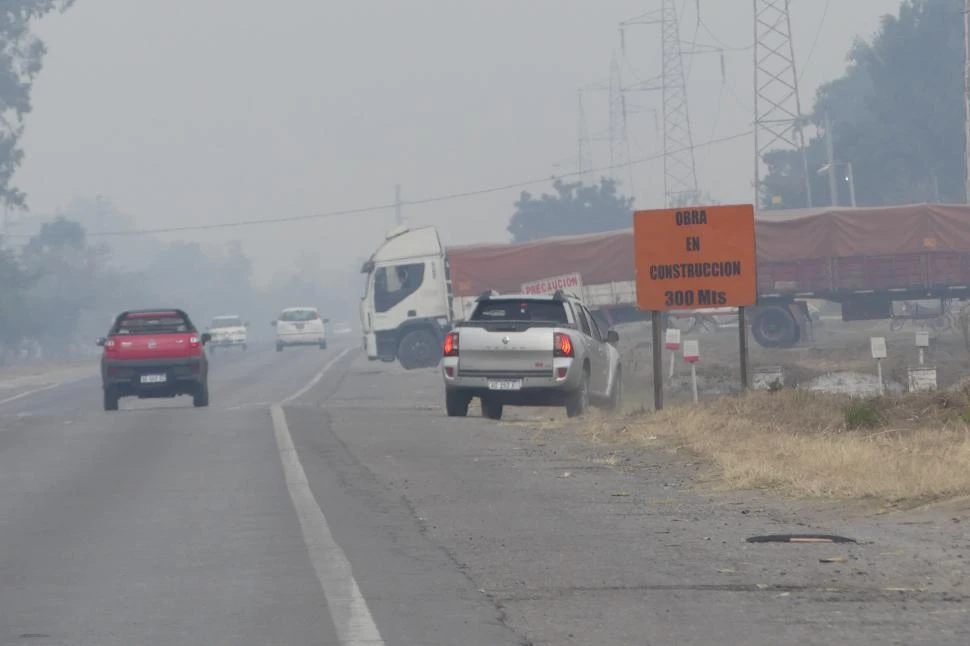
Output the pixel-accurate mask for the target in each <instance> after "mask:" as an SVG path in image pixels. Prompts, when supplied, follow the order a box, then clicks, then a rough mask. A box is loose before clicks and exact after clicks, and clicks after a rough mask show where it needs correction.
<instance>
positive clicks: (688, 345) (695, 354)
mask: <svg viewBox="0 0 970 646" xmlns="http://www.w3.org/2000/svg"><path fill="white" fill-rule="evenodd" d="M700 360H701V349H700V343H699V342H698V341H694V340H691V341H684V363H689V364H690V387H691V393H692V394H693V395H694V403H695V404H696V403H697V401H698V397H697V364H698V362H699V361H700Z"/></svg>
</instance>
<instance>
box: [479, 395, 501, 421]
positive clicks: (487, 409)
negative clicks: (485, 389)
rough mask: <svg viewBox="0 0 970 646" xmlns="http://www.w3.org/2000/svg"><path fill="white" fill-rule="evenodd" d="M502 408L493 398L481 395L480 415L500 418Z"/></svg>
mask: <svg viewBox="0 0 970 646" xmlns="http://www.w3.org/2000/svg"><path fill="white" fill-rule="evenodd" d="M502 408H503V406H502V404H501V403H499V402H497V401H495V400H494V399H489V398H488V397H482V417H485V418H487V419H494V420H500V419H502Z"/></svg>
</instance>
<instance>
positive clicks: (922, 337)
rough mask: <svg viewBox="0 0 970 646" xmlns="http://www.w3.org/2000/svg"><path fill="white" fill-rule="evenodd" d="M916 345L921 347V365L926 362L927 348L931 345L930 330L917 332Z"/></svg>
mask: <svg viewBox="0 0 970 646" xmlns="http://www.w3.org/2000/svg"><path fill="white" fill-rule="evenodd" d="M916 347H917V348H919V365H921V366H922V365H923V364H924V362H925V350H926V348H928V347H930V333H929V332H917V333H916Z"/></svg>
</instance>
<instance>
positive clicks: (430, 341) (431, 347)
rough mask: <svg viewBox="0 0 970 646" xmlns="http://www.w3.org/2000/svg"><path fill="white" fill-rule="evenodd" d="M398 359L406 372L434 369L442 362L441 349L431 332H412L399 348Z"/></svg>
mask: <svg viewBox="0 0 970 646" xmlns="http://www.w3.org/2000/svg"><path fill="white" fill-rule="evenodd" d="M397 358H398V361H400V362H401V367H403V368H404V369H405V370H416V369H418V368H433V367H435V366H436V365H438V362H439V361H441V347H440V346H439V344H438V339H437V338H436V337H435V335H434V334H432V333H431V332H430V331H428V330H412V331H411V332H408V333H407V334H405V335H404V338H403V339H401V343H400V344H399V345H398V346H397Z"/></svg>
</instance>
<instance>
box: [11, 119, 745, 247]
mask: <svg viewBox="0 0 970 646" xmlns="http://www.w3.org/2000/svg"><path fill="white" fill-rule="evenodd" d="M751 134H752V131H751V130H746V131H744V132H738V133H735V134H733V135H727V136H724V137H718V138H717V139H711V140H709V141H705V142H702V143H699V144H694V145H693V146H692V147H691V148H692V149H697V148H706V147H708V146H714V145H717V144H722V143H727V142H729V141H734V140H736V139H742V138H744V137H747V136H750V135H751ZM676 152H684V151H676ZM663 158H664V154H663V153H657V154H654V155H648V156H646V157H640V158H637V159H631V160H629V161H626V162H623V163H620V164H614V165H607V166H600V167H598V168H592V169H583V170H582V171H572V172H568V173H561V174H558V175H556V176H555V177H556V178H559V179H562V178H566V177H581V176H583V175H586V174H589V173H602V172H606V171H611V170H615V169H617V168H626V167H627V166H637V165H639V164H645V163H648V162H653V161H657V160H660V159H663ZM549 179H550V178H549V177H541V178H534V179H528V180H522V181H519V182H512V183H509V184H500V185H497V186H489V187H486V188H479V189H474V190H470V191H460V192H455V193H444V194H441V195H435V196H433V197H426V198H421V199H416V200H402V201H401V202H388V203H386V204H376V205H373V206H362V207H358V208H352V209H340V210H336V211H323V212H320V213H311V214H309V215H291V216H286V217H282V218H258V219H253V220H238V221H236V222H219V223H214V224H191V225H185V226H178V227H160V228H157V229H132V230H130V231H104V232H102V233H100V234H88V236H89V237H125V236H138V235H153V234H160V233H181V232H187V231H213V230H218V229H230V228H238V227H247V226H258V225H262V224H279V223H287V222H304V221H308V220H321V219H326V218H335V217H341V216H347V215H366V214H371V213H379V212H382V211H390V210H393V209H394V208H395V207H397V206H398V205H400V206H421V205H424V204H436V203H439V202H450V201H453V200H460V199H465V198H470V197H478V196H481V195H488V194H491V193H501V192H504V191H510V190H513V189H517V188H526V187H528V186H534V185H536V184H545V183H546V182H548V181H549ZM6 237H11V238H13V237H29V236H6Z"/></svg>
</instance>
